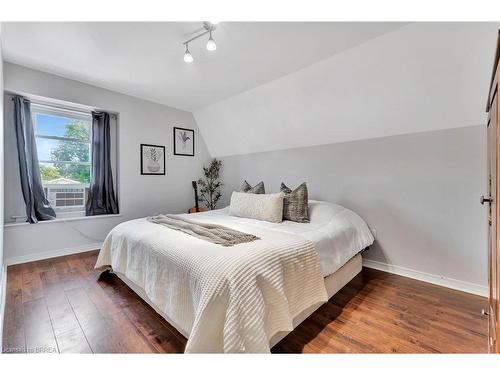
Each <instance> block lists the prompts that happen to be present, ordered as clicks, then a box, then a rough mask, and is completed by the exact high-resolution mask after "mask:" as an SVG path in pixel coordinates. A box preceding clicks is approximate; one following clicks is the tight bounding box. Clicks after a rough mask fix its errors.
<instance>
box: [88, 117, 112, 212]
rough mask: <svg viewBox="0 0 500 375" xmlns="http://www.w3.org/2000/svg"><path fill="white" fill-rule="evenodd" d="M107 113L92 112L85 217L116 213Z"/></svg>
mask: <svg viewBox="0 0 500 375" xmlns="http://www.w3.org/2000/svg"><path fill="white" fill-rule="evenodd" d="M109 116H110V115H109V113H106V112H92V173H91V174H90V188H89V195H88V199H87V204H86V214H87V216H92V215H108V214H117V213H118V201H117V200H116V195H115V190H114V188H113V173H112V171H111V158H110V149H111V135H110V124H109Z"/></svg>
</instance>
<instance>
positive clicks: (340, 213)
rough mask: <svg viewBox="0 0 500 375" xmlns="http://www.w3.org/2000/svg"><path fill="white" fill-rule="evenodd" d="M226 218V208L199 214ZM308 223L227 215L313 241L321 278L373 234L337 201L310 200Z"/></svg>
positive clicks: (366, 243) (368, 242) (249, 224)
mask: <svg viewBox="0 0 500 375" xmlns="http://www.w3.org/2000/svg"><path fill="white" fill-rule="evenodd" d="M200 215H203V216H210V217H225V216H226V217H227V215H229V208H228V207H226V208H222V209H220V210H214V211H209V212H205V213H203V214H200ZM309 216H310V219H311V222H310V223H306V224H304V223H295V222H293V221H283V222H282V223H270V222H267V221H259V220H253V219H245V218H238V217H229V218H230V221H231V222H233V223H238V224H240V225H242V226H245V227H258V228H265V229H270V230H273V231H278V232H284V233H290V234H295V235H297V236H301V237H303V238H305V239H308V240H310V241H311V242H313V243H314V246H315V248H316V252H317V253H318V255H319V259H320V263H321V272H322V273H323V277H326V276H329V275H331V274H332V273H334V272H335V271H337V270H338V269H339V268H340V267H342V266H343V265H344V264H346V263H347V261H349V260H350V259H351V258H352V257H354V256H355V255H356V254H358V253H359V252H360V251H361V250H363V249H365V248H366V247H368V246H370V245H371V244H372V243H373V241H374V238H373V235H372V233H371V231H370V229H369V228H368V225H367V224H366V222H365V221H364V220H363V219H362V218H361V217H360V216H359V215H358V214H356V213H355V212H353V211H351V210H349V209H348V208H345V207H343V206H340V205H338V204H334V203H329V202H323V201H316V200H310V201H309Z"/></svg>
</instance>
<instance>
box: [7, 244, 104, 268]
mask: <svg viewBox="0 0 500 375" xmlns="http://www.w3.org/2000/svg"><path fill="white" fill-rule="evenodd" d="M101 246H102V242H95V243H91V244H86V245H81V246H75V247H71V248H65V249H59V250H51V251H45V252H43V253H32V254H27V255H21V256H18V257H10V258H7V259H5V265H6V266H11V265H14V264H21V263H27V262H34V261H36V260H42V259H49V258H55V257H60V256H63V255H70V254H77V253H83V252H85V251H91V250H96V249H100V248H101Z"/></svg>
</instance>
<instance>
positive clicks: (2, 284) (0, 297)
mask: <svg viewBox="0 0 500 375" xmlns="http://www.w3.org/2000/svg"><path fill="white" fill-rule="evenodd" d="M1 270H2V274H1V276H0V348H1V347H2V343H3V321H4V318H5V299H6V298H7V266H6V265H3V266H2V269H1Z"/></svg>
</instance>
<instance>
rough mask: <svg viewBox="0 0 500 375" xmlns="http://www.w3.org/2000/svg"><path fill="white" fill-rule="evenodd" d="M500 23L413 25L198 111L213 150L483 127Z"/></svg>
mask: <svg viewBox="0 0 500 375" xmlns="http://www.w3.org/2000/svg"><path fill="white" fill-rule="evenodd" d="M499 25H500V24H498V23H413V24H410V25H408V26H404V27H402V28H400V29H397V30H395V31H393V32H390V33H387V34H384V35H382V36H380V37H378V38H375V39H372V40H371V41H368V42H366V43H364V44H361V45H359V46H357V47H354V48H352V49H350V50H347V51H344V52H341V53H339V54H337V55H333V56H332V57H330V58H328V59H325V60H322V61H320V62H318V63H316V64H313V65H311V66H309V67H306V68H304V69H302V70H299V71H298V72H295V73H292V74H290V75H288V76H285V77H283V78H281V79H278V80H275V81H272V82H269V83H267V84H264V85H262V86H259V87H257V88H255V89H252V90H249V91H246V92H243V93H241V94H238V95H235V96H233V97H231V98H229V99H227V100H224V101H221V102H219V103H216V104H213V105H210V106H208V107H205V108H203V109H200V110H197V111H195V113H194V116H195V119H196V121H197V123H198V126H199V127H200V130H201V132H202V134H203V136H204V138H205V142H206V143H207V146H208V149H209V151H210V153H211V154H212V155H213V156H225V155H234V154H246V153H252V152H261V151H272V150H279V149H288V148H292V147H303V146H312V145H318V144H330V143H336V142H344V141H350V140H356V139H369V138H375V137H383V136H390V135H396V134H407V133H415V132H419V131H432V130H438V129H448V128H456V127H462V126H472V125H479V124H484V122H485V116H484V108H485V102H486V99H485V93H486V92H487V91H488V85H489V79H490V72H491V64H492V61H493V54H494V48H495V43H496V36H497V34H498V32H497V30H498V28H499ZM277 48H279V46H277Z"/></svg>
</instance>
